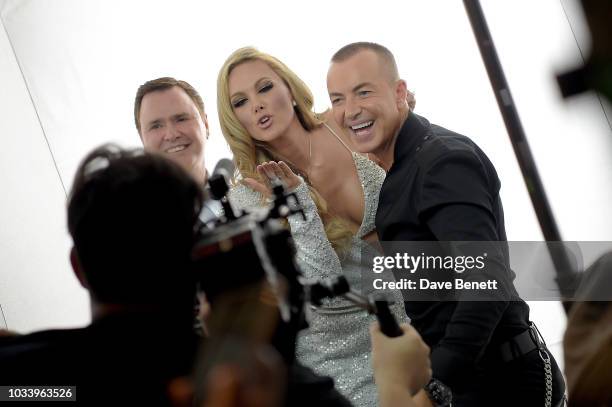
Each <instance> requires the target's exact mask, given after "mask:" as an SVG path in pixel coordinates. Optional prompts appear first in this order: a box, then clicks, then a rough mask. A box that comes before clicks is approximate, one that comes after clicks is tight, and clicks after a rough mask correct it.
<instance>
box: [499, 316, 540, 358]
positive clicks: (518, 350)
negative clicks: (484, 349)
mask: <svg viewBox="0 0 612 407" xmlns="http://www.w3.org/2000/svg"><path fill="white" fill-rule="evenodd" d="M545 347H546V344H545V343H544V341H543V340H542V339H541V338H540V332H539V331H538V330H537V328H536V326H535V324H534V323H533V322H531V323H530V324H529V328H528V329H526V330H525V331H523V332H521V333H520V334H518V335H516V336H515V337H513V338H512V339H510V340H509V341H507V342H504V343H503V344H501V346H500V347H499V355H500V358H501V360H502V361H503V362H504V363H506V362H510V361H512V360H514V359H516V358H519V357H521V356H523V355H525V354H527V353H529V352H531V351H533V350H535V349H538V348H545Z"/></svg>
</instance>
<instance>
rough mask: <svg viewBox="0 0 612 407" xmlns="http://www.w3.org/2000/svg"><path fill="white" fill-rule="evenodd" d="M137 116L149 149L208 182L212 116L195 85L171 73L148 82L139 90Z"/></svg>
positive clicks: (136, 103) (199, 181) (201, 181)
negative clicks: (207, 150)
mask: <svg viewBox="0 0 612 407" xmlns="http://www.w3.org/2000/svg"><path fill="white" fill-rule="evenodd" d="M134 120H135V122H136V128H137V129H138V133H139V134H140V138H141V140H142V144H143V146H144V148H145V150H146V151H148V152H155V153H159V154H162V155H164V156H166V157H167V158H169V159H170V160H172V161H174V162H175V163H177V164H178V165H180V166H181V167H183V169H185V170H186V171H187V172H188V173H189V174H191V175H192V176H193V177H194V179H195V180H196V181H197V182H198V184H199V185H204V183H205V182H206V177H207V174H206V167H205V165H204V147H205V145H206V139H207V138H208V132H209V130H208V120H207V117H206V112H205V111H204V102H203V101H202V97H200V95H199V93H198V92H197V91H196V90H195V89H194V88H193V86H191V85H190V84H189V83H187V82H185V81H181V80H176V79H174V78H169V77H164V78H158V79H154V80H151V81H148V82H146V83H145V84H144V85H142V86H141V87H140V88H138V92H137V93H136V100H135V102H134Z"/></svg>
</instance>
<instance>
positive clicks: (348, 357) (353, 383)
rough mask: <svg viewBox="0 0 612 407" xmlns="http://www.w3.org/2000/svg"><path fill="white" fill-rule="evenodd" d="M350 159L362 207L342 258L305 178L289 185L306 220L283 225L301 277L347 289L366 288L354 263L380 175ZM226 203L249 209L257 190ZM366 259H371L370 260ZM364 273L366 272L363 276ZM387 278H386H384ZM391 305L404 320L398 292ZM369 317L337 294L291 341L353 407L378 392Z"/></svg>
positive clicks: (372, 402) (242, 190)
mask: <svg viewBox="0 0 612 407" xmlns="http://www.w3.org/2000/svg"><path fill="white" fill-rule="evenodd" d="M352 155H353V160H354V162H355V166H356V169H357V173H358V175H359V179H360V181H361V184H362V186H363V192H364V198H365V206H364V215H363V221H362V224H361V226H360V228H359V230H358V232H357V235H356V236H354V237H353V241H352V245H351V247H350V249H349V250H348V251H347V253H346V254H345V255H343V256H342V259H340V258H339V257H338V255H337V254H336V252H335V251H334V249H333V248H332V246H331V244H330V242H329V240H327V236H326V235H325V230H324V227H323V224H322V222H321V218H320V217H319V214H318V212H317V209H316V206H315V204H314V202H313V201H312V199H311V197H310V194H309V191H308V187H307V186H306V184H305V183H302V184H300V186H298V187H297V188H296V189H295V192H296V193H297V196H298V199H299V201H300V203H301V205H302V206H303V208H304V212H305V213H306V217H307V219H306V221H304V220H302V218H301V217H300V216H299V215H294V216H291V217H290V218H289V225H290V227H291V232H292V236H293V239H294V241H295V244H296V247H297V263H298V265H299V267H300V269H301V270H302V273H303V274H304V277H306V278H307V279H320V278H327V277H332V276H335V275H340V274H344V276H346V278H347V280H348V282H349V284H350V285H351V287H352V288H355V289H357V290H359V291H361V292H362V293H365V294H367V293H369V292H371V290H368V287H362V273H369V274H371V273H372V271H371V270H368V269H364V267H363V266H361V265H360V260H361V256H362V253H366V252H368V251H371V249H369V246H368V245H367V244H366V243H365V242H364V241H363V240H362V237H363V236H365V235H367V234H368V233H370V232H371V231H373V230H374V228H375V225H374V218H375V215H376V208H377V206H378V194H379V192H380V188H381V186H382V183H383V181H384V178H385V172H384V170H383V169H382V168H380V167H379V166H378V165H376V164H375V163H374V162H372V161H370V160H369V159H368V158H366V157H364V156H362V155H360V154H357V153H355V152H352ZM229 198H230V200H231V202H232V205H234V207H236V208H238V209H252V208H254V207H256V206H258V205H260V204H261V202H262V198H261V195H260V194H259V193H258V192H255V191H253V190H252V189H250V188H248V187H246V186H244V185H238V186H236V187H234V188H233V189H232V190H231V191H230V196H229ZM370 264H371V263H370ZM369 274H368V275H369ZM385 280H386V281H388V277H386V278H385ZM390 295H392V296H393V297H394V298H393V299H394V301H395V303H394V304H392V306H391V310H392V312H393V313H394V314H395V316H396V319H397V320H398V321H399V322H400V323H401V322H406V321H408V318H407V317H406V314H405V311H404V306H403V302H402V301H403V300H402V297H401V294H400V293H399V291H394V292H392V293H391V294H390ZM374 320H375V317H373V316H370V315H367V313H366V312H365V311H363V310H361V309H359V308H357V307H355V306H354V305H353V304H351V303H350V302H348V301H347V300H344V299H342V298H338V299H333V300H330V301H328V302H326V303H325V305H324V307H322V308H318V309H313V310H312V311H311V313H310V318H309V325H310V327H309V329H307V330H304V331H302V332H301V333H300V335H299V337H298V343H297V358H298V360H299V361H300V362H302V363H303V364H304V365H306V366H308V367H310V368H312V369H313V370H314V371H316V372H317V373H319V374H322V375H325V376H330V377H332V378H333V379H334V381H335V384H336V388H337V389H338V390H339V391H340V392H341V393H342V394H344V395H345V396H346V397H347V398H348V399H349V400H350V401H351V402H352V403H353V404H354V405H355V406H359V407H366V406H367V407H371V406H377V405H378V394H377V391H376V386H375V385H374V378H373V375H372V367H371V363H370V351H371V347H370V335H369V326H370V322H372V321H374Z"/></svg>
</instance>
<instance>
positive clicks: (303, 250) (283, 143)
mask: <svg viewBox="0 0 612 407" xmlns="http://www.w3.org/2000/svg"><path fill="white" fill-rule="evenodd" d="M217 107H218V111H219V120H220V123H221V129H222V131H223V135H224V137H225V139H226V140H227V142H228V143H229V146H230V148H231V150H232V152H233V154H234V161H235V163H236V168H237V171H238V172H239V179H238V180H237V182H236V186H235V187H234V188H233V189H232V191H231V195H230V198H231V200H232V202H233V203H234V204H235V205H236V206H238V207H241V208H252V207H254V206H258V205H263V204H265V198H266V196H267V195H268V193H269V192H268V191H269V189H268V188H269V181H270V180H271V179H273V178H276V177H278V178H279V179H281V180H282V181H283V182H284V183H285V185H287V186H288V187H289V188H290V189H294V191H295V192H296V193H297V195H298V198H299V199H300V202H301V204H302V205H303V206H304V207H305V211H306V215H307V220H306V221H303V220H301V218H298V217H297V216H295V217H292V218H290V219H289V224H290V227H291V231H292V235H293V238H294V240H295V242H296V246H297V249H298V254H297V260H298V263H299V266H300V268H301V270H302V272H303V273H304V276H305V277H306V278H312V279H315V278H316V279H318V278H326V277H332V276H337V275H340V274H343V275H345V276H346V277H347V279H348V280H349V283H350V284H351V286H352V287H354V288H358V289H360V288H362V287H361V278H362V275H361V273H362V272H364V273H367V270H365V271H364V270H363V269H362V268H361V267H360V265H359V263H360V258H361V251H362V250H364V249H366V247H367V245H366V243H365V242H366V241H372V240H376V232H375V231H374V216H375V214H376V207H377V204H378V193H379V190H380V187H381V185H382V182H383V180H384V177H385V172H384V171H383V170H382V169H381V168H380V167H379V166H378V165H376V164H375V163H374V162H373V161H370V160H369V159H368V158H367V157H366V156H365V155H360V154H358V153H355V152H353V150H352V148H351V144H350V140H349V139H348V138H347V137H346V136H345V135H344V134H343V133H342V132H341V131H340V129H339V128H337V127H336V125H335V124H333V120H329V121H327V115H326V114H321V115H317V114H316V113H314V112H313V110H312V109H313V97H312V93H311V92H310V90H309V89H308V87H307V86H306V85H305V84H304V82H302V80H300V78H298V77H297V76H296V75H295V73H293V72H292V71H291V70H290V69H289V68H288V67H287V66H285V65H284V64H283V63H282V62H280V61H279V60H278V59H276V58H274V57H272V56H270V55H268V54H265V53H263V52H260V51H258V50H257V49H255V48H250V47H247V48H241V49H239V50H237V51H235V52H234V53H233V54H232V55H230V56H229V58H228V59H227V61H226V62H225V64H224V65H223V67H222V68H221V71H220V73H219V78H218V82H217ZM363 288H364V290H365V291H367V287H363ZM395 295H397V297H396V299H397V300H398V301H397V304H395V305H394V306H393V307H392V309H393V312H394V313H395V314H396V316H397V318H398V319H400V322H402V321H405V320H407V317H406V315H405V313H404V311H403V304H402V303H401V295H400V294H399V292H395ZM371 320H372V317H370V316H368V315H367V314H366V313H365V312H363V311H361V310H359V309H358V308H356V307H354V306H352V305H351V304H350V303H349V302H347V301H345V300H343V299H334V300H330V301H329V302H327V303H326V304H325V306H324V307H323V309H317V310H314V311H313V313H312V315H311V319H310V327H309V329H308V330H305V331H303V332H302V333H301V334H300V336H299V338H298V344H297V357H298V360H299V361H301V362H302V363H304V364H305V365H307V366H309V367H311V368H313V369H314V370H315V371H316V372H318V373H320V374H324V375H327V376H331V377H332V378H334V380H335V382H336V386H337V388H338V389H339V390H340V392H342V393H343V394H344V395H345V396H347V397H348V398H349V399H350V400H351V401H352V402H353V403H354V404H355V405H357V406H374V405H377V393H376V389H375V386H374V381H373V376H372V369H371V366H370V360H369V358H370V339H369V333H368V326H369V323H370V321H371Z"/></svg>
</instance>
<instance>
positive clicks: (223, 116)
mask: <svg viewBox="0 0 612 407" xmlns="http://www.w3.org/2000/svg"><path fill="white" fill-rule="evenodd" d="M250 61H262V62H265V63H266V64H267V65H268V66H269V67H270V69H272V70H273V71H274V72H275V73H276V74H277V75H278V76H279V77H280V78H281V79H282V80H283V82H284V83H285V85H286V86H287V87H288V88H289V91H290V92H291V95H292V96H293V99H294V100H295V102H296V104H295V106H294V110H295V113H296V115H297V118H298V120H299V121H300V123H301V125H302V127H303V128H304V129H305V130H307V131H311V130H313V129H315V128H317V127H318V126H320V125H321V124H322V123H323V122H322V120H321V119H320V118H319V115H318V114H317V113H315V112H314V111H313V105H314V98H313V96H312V92H311V91H310V89H309V88H308V86H306V84H305V83H304V82H303V81H302V80H301V79H300V78H299V77H298V76H297V75H296V74H295V73H294V72H293V71H291V70H290V69H289V68H288V67H287V66H286V65H285V64H283V63H282V62H281V61H279V60H278V59H276V58H275V57H273V56H271V55H269V54H266V53H264V52H261V51H259V50H257V49H256V48H253V47H244V48H240V49H238V50H236V51H234V52H233V53H232V54H231V55H230V56H229V57H228V58H227V60H226V61H225V63H224V64H223V66H222V67H221V70H220V71H219V77H218V79H217V111H218V113H219V123H220V124H221V131H222V132H223V137H225V140H226V141H227V143H228V144H229V147H230V149H231V150H232V153H233V154H234V162H235V164H236V171H237V172H238V173H239V174H240V176H242V178H253V179H256V180H258V181H260V182H262V183H263V182H265V180H264V179H262V177H261V176H260V175H259V174H258V173H257V165H258V164H260V163H262V162H265V161H271V160H274V161H277V160H278V159H279V158H278V157H276V155H275V153H274V151H272V149H271V148H270V147H269V146H268V145H267V144H266V143H265V142H261V141H257V140H254V139H253V138H252V137H251V136H250V135H249V133H248V132H247V131H246V129H245V128H244V126H242V124H241V123H240V121H239V120H238V118H237V117H236V114H235V113H234V109H233V107H232V104H231V100H230V94H229V76H230V74H231V72H232V70H233V69H234V68H236V67H237V66H238V65H240V64H243V63H245V62H250ZM285 161H286V160H285ZM287 164H288V165H289V166H290V167H291V169H292V170H293V171H294V172H295V173H296V174H299V175H301V176H302V177H303V178H304V180H305V181H306V183H307V185H308V188H309V190H310V196H311V197H312V200H313V202H314V203H315V205H316V206H317V211H318V212H319V216H320V217H321V220H322V221H323V225H324V227H325V233H326V235H327V239H328V240H329V242H330V243H331V244H332V246H333V247H334V249H335V250H336V251H337V252H339V253H343V252H344V251H345V249H347V248H348V246H349V244H350V241H351V239H352V237H353V234H354V231H352V230H350V228H349V226H348V223H347V222H346V221H345V220H344V219H342V218H340V217H338V216H333V215H332V214H331V213H330V212H329V210H328V207H327V203H326V202H325V199H323V197H322V196H321V195H320V194H319V193H318V192H317V190H316V189H315V188H314V187H313V186H312V185H310V182H309V180H308V177H307V176H306V174H302V173H301V172H300V171H299V170H297V168H296V167H295V166H294V165H293V164H292V163H291V162H287ZM234 182H235V180H234Z"/></svg>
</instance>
